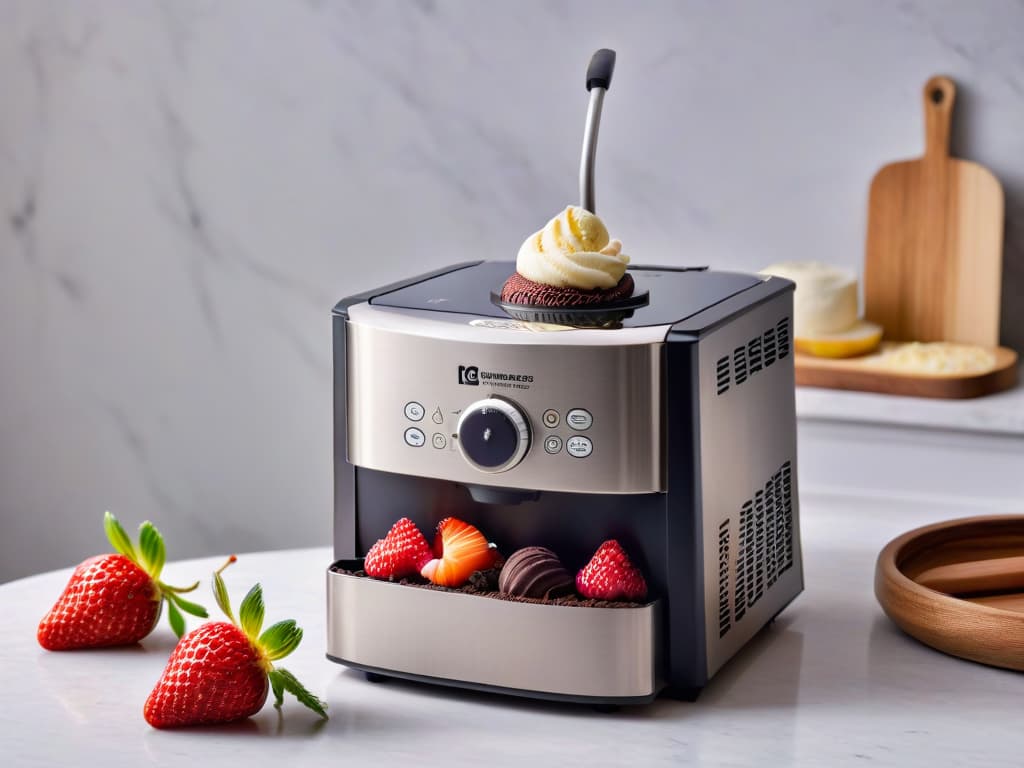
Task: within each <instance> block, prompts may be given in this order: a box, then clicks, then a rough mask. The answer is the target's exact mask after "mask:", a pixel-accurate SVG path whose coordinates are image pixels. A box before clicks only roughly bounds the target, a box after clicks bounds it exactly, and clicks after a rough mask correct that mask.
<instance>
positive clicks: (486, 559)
mask: <svg viewBox="0 0 1024 768" xmlns="http://www.w3.org/2000/svg"><path fill="white" fill-rule="evenodd" d="M434 552H435V553H438V554H439V555H440V556H439V557H437V558H435V559H433V560H430V561H429V562H428V563H427V564H426V565H424V566H423V569H422V570H421V571H420V575H421V576H423V578H425V579H429V580H430V581H431V582H432V583H434V584H437V585H439V586H442V587H461V586H462V585H463V584H465V583H466V582H467V581H469V577H470V576H472V575H473V573H474V572H475V571H484V570H487V569H488V568H491V567H492V566H493V565H494V563H495V560H496V559H497V550H495V549H492V548H491V547H490V546H489V545H488V544H487V539H486V538H485V537H484V535H483V534H482V533H480V531H479V530H478V529H477V528H475V527H473V526H472V525H470V524H469V523H466V522H463V521H462V520H458V519H456V518H454V517H447V518H445V519H444V520H442V521H441V522H440V523H438V525H437V539H436V540H435V542H434Z"/></svg>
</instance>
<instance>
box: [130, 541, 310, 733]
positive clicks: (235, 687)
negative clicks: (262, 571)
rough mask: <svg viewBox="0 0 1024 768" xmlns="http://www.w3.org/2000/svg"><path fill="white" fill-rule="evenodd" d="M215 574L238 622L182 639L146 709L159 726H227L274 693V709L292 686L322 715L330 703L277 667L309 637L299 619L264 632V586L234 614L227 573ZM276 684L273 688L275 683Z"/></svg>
mask: <svg viewBox="0 0 1024 768" xmlns="http://www.w3.org/2000/svg"><path fill="white" fill-rule="evenodd" d="M232 562H234V558H233V557H232V558H231V559H229V560H228V562H227V563H225V564H224V565H223V566H222V567H221V568H220V570H218V571H217V572H216V573H214V575H213V586H214V595H215V596H216V598H217V605H219V606H220V608H221V610H222V611H224V613H225V615H226V616H227V617H228V618H229V619H231V621H230V622H227V621H212V622H208V623H206V624H203V625H202V626H201V627H199V628H198V629H194V630H192V631H191V632H189V633H188V634H187V635H185V637H183V638H182V639H181V640H180V641H179V642H178V645H177V647H176V648H175V649H174V651H173V652H172V653H171V658H170V659H168V661H167V666H166V667H165V668H164V671H163V674H162V675H161V676H160V679H159V680H158V681H157V684H156V687H155V688H153V692H152V693H150V694H149V698H148V699H146V705H145V707H143V710H142V713H143V715H144V716H145V718H146V722H148V723H149V724H150V725H152V726H153V727H154V728H177V727H179V726H185V725H208V724H212V723H228V722H231V721H232V720H241V719H242V718H245V717H249V716H250V715H255V714H256V713H257V712H259V711H260V710H261V709H262V708H263V705H264V704H265V703H266V701H267V689H268V687H270V688H272V689H273V690H274V706H275V707H280V706H281V702H282V701H283V699H284V691H288V692H289V693H292V694H294V695H295V697H296V698H297V699H298V700H299V701H300V702H301V703H302V704H305V705H306V706H307V707H309V708H310V709H312V710H313V711H314V712H316V713H317V714H319V715H320V716H321V717H324V718H326V717H327V712H326V708H327V705H326V704H324V702H322V701H320V699H318V698H317V697H316V696H314V695H313V694H311V693H310V692H309V691H307V690H306V689H305V688H304V687H303V686H302V684H301V683H300V682H299V681H298V680H296V679H295V676H294V675H293V674H292V673H291V672H289V671H288V670H286V669H278V668H275V667H274V664H273V662H275V661H277V660H278V659H283V658H284V657H285V656H287V655H288V654H289V653H291V652H292V651H294V650H295V649H296V648H297V647H298V646H299V643H300V642H301V641H302V630H301V629H300V628H299V627H297V626H296V625H295V622H294V621H292V620H290V619H289V620H288V621H280V622H278V623H277V624H274V625H272V626H270V627H268V628H267V630H266V631H265V632H263V633H262V634H261V633H260V630H262V629H263V590H262V588H261V587H260V585H259V584H257V585H256V586H254V587H253V588H252V589H250V590H249V594H247V595H246V596H245V599H244V600H242V604H241V605H240V606H239V609H238V618H239V621H235V617H234V615H233V614H232V613H231V603H230V601H229V599H228V593H227V589H226V588H225V586H224V580H223V579H222V578H221V571H223V570H224V568H226V567H227V566H228V565H230V564H231V563H232ZM268 683H269V686H268Z"/></svg>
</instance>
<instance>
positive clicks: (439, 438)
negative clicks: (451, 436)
mask: <svg viewBox="0 0 1024 768" xmlns="http://www.w3.org/2000/svg"><path fill="white" fill-rule="evenodd" d="M430 443H431V445H433V446H434V447H435V448H437V449H438V450H441V449H442V448H444V447H445V446H446V445H448V439H447V438H446V437H445V436H444V435H442V434H441V433H440V432H435V433H434V434H433V435H431V436H430Z"/></svg>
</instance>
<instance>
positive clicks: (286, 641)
mask: <svg viewBox="0 0 1024 768" xmlns="http://www.w3.org/2000/svg"><path fill="white" fill-rule="evenodd" d="M301 642H302V630H301V629H300V628H299V627H297V626H296V625H295V620H294V619H288V620H287V621H279V622H277V624H272V625H271V626H269V627H268V628H267V631H266V632H264V633H263V634H262V635H260V639H259V640H258V641H257V643H258V644H259V646H260V648H262V649H263V653H264V654H266V656H267V658H268V659H269V660H270V661H277V660H278V659H283V658H284V657H285V656H287V655H288V654H289V653H291V652H292V651H294V650H295V649H296V648H298V647H299V643H301Z"/></svg>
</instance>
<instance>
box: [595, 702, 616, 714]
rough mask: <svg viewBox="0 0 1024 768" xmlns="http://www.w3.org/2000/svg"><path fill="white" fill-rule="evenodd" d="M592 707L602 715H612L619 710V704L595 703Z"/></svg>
mask: <svg viewBox="0 0 1024 768" xmlns="http://www.w3.org/2000/svg"><path fill="white" fill-rule="evenodd" d="M591 709H593V710H594V711H595V712H599V713H600V714H602V715H611V714H613V713H615V712H618V711H619V705H618V704H594V705H593V706H592V707H591Z"/></svg>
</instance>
